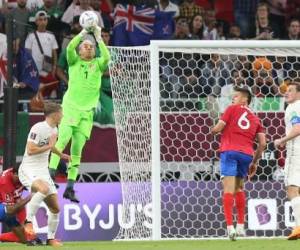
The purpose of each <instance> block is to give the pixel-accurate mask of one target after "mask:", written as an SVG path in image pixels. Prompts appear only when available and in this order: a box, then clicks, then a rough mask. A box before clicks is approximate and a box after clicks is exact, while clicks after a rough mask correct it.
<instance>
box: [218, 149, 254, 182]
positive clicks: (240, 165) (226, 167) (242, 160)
mask: <svg viewBox="0 0 300 250" xmlns="http://www.w3.org/2000/svg"><path fill="white" fill-rule="evenodd" d="M252 159H253V157H252V156H251V155H247V154H244V153H241V152H238V151H224V152H222V153H221V155H220V160H221V164H220V168H221V169H220V172H221V177H224V176H236V177H240V178H244V177H246V176H247V175H248V170H249V165H250V163H251V161H252Z"/></svg>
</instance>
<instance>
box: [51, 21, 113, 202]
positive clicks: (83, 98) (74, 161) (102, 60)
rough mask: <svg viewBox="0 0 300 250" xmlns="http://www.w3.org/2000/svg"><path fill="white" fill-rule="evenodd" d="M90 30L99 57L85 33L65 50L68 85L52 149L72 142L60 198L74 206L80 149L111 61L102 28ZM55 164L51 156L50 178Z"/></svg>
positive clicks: (89, 130)
mask: <svg viewBox="0 0 300 250" xmlns="http://www.w3.org/2000/svg"><path fill="white" fill-rule="evenodd" d="M90 30H91V32H93V33H94V36H95V38H96V41H97V43H98V46H99V50H100V54H101V56H100V57H95V45H94V44H93V43H92V42H91V41H90V40H85V39H83V38H84V37H85V36H86V34H87V33H88V31H86V30H85V29H83V30H82V31H81V32H80V33H79V34H78V35H76V36H75V37H74V38H73V39H72V40H71V41H70V43H69V45H68V46H67V62H68V65H69V83H68V90H67V91H66V93H65V95H64V98H63V102H62V107H63V119H62V121H61V124H60V125H59V136H58V140H57V143H56V145H55V147H57V149H59V150H60V151H63V150H64V149H65V147H66V145H67V144H68V143H69V141H70V139H71V140H72V141H71V148H70V151H71V152H70V155H71V162H70V163H69V166H68V182H67V186H66V190H65V192H64V194H63V197H64V198H65V199H69V200H71V201H72V202H77V203H78V202H79V200H78V198H77V197H76V195H75V192H74V188H73V187H74V183H75V181H76V178H77V175H78V169H79V166H80V162H81V153H82V149H83V147H84V145H85V143H86V141H87V140H88V139H89V137H90V134H91V130H92V127H93V115H94V110H95V108H96V106H97V104H98V102H99V95H100V87H101V77H102V74H103V72H105V71H106V69H107V66H108V63H109V60H110V54H109V51H108V49H107V47H106V46H105V44H104V42H103V41H102V39H101V28H100V27H98V26H94V27H92V28H90ZM78 45H79V47H78ZM77 47H78V54H77V52H76V48H77ZM58 163H59V157H58V156H56V155H55V154H51V158H50V164H49V168H50V174H51V177H52V178H54V177H55V173H56V169H57V166H58Z"/></svg>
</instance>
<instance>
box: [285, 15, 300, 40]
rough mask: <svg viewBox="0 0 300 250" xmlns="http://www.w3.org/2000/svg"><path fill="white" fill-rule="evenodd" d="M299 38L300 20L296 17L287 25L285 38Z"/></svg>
mask: <svg viewBox="0 0 300 250" xmlns="http://www.w3.org/2000/svg"><path fill="white" fill-rule="evenodd" d="M299 38H300V22H299V20H298V19H292V20H291V21H290V24H289V27H288V34H287V36H286V38H285V39H286V40H299Z"/></svg>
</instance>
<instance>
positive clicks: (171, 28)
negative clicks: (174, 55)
mask: <svg viewBox="0 0 300 250" xmlns="http://www.w3.org/2000/svg"><path fill="white" fill-rule="evenodd" d="M175 15H176V12H175V11H168V12H165V11H160V10H156V14H155V23H154V29H153V37H152V39H155V40H168V39H172V37H173V34H174V32H175V21H174V17H175Z"/></svg>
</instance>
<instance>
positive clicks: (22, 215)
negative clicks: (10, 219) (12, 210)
mask: <svg viewBox="0 0 300 250" xmlns="http://www.w3.org/2000/svg"><path fill="white" fill-rule="evenodd" d="M16 217H17V220H18V222H19V223H20V224H21V225H24V222H25V219H26V209H25V207H24V208H23V209H21V210H20V211H19V212H18V213H17V215H16ZM26 238H27V240H33V238H31V237H27V235H26ZM0 241H2V242H20V239H19V238H18V236H17V235H15V234H14V232H7V233H2V234H0Z"/></svg>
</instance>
